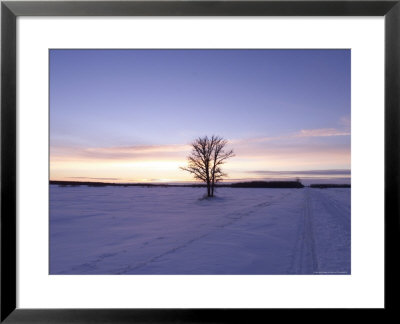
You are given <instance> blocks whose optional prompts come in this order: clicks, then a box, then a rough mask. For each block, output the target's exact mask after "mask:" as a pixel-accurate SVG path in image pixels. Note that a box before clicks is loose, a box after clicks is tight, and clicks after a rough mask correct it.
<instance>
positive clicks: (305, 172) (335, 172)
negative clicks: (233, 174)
mask: <svg viewBox="0 0 400 324" xmlns="http://www.w3.org/2000/svg"><path fill="white" fill-rule="evenodd" d="M247 173H254V174H264V175H306V176H314V175H318V176H321V175H325V176H328V175H329V176H333V175H340V176H347V175H350V174H351V171H350V170H347V169H344V170H301V171H268V170H255V171H247Z"/></svg>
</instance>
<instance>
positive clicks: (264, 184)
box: [50, 180, 351, 189]
mask: <svg viewBox="0 0 400 324" xmlns="http://www.w3.org/2000/svg"><path fill="white" fill-rule="evenodd" d="M50 184H51V185H58V186H60V187H69V186H89V187H106V186H114V187H192V188H204V187H205V186H206V184H166V183H165V184H164V183H107V182H90V181H55V180H50ZM215 186H216V187H219V188H223V187H225V188H304V187H305V186H304V185H303V184H302V183H301V182H300V181H248V182H236V183H227V184H222V183H220V184H216V185H215ZM309 187H311V188H320V189H324V188H350V187H351V186H350V185H349V184H312V185H310V186H309Z"/></svg>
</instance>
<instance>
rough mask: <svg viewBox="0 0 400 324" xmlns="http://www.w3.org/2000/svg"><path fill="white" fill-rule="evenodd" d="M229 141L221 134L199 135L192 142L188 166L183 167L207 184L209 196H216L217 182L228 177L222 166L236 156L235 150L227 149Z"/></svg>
mask: <svg viewBox="0 0 400 324" xmlns="http://www.w3.org/2000/svg"><path fill="white" fill-rule="evenodd" d="M226 144H228V141H227V140H225V139H223V138H222V137H220V136H215V135H213V136H211V137H210V138H209V137H208V136H204V137H199V138H197V139H196V140H194V141H193V143H192V151H191V153H190V155H189V156H188V166H187V167H181V169H182V170H184V171H187V172H189V173H191V174H192V175H193V177H194V178H195V179H197V180H201V181H203V182H205V183H206V185H207V197H213V196H214V188H215V184H216V183H217V182H219V181H221V180H222V179H223V177H226V174H225V173H224V172H223V171H222V169H221V166H222V164H224V163H225V162H226V160H227V159H229V158H230V157H233V156H234V153H233V150H229V151H226V150H225V146H226Z"/></svg>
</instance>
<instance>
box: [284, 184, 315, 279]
mask: <svg viewBox="0 0 400 324" xmlns="http://www.w3.org/2000/svg"><path fill="white" fill-rule="evenodd" d="M312 217H313V216H312V206H311V197H310V189H309V188H304V206H303V211H302V217H301V220H300V226H299V231H298V239H297V244H296V246H295V248H294V253H293V261H292V266H291V270H290V271H289V273H293V274H314V273H315V272H318V269H319V265H318V258H317V253H316V247H315V236H314V226H313V221H312Z"/></svg>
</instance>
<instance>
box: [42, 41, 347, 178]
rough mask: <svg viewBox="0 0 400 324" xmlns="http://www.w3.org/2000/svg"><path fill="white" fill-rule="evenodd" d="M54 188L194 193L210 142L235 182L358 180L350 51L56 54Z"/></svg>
mask: <svg viewBox="0 0 400 324" xmlns="http://www.w3.org/2000/svg"><path fill="white" fill-rule="evenodd" d="M49 55H50V179H51V180H70V181H73V180H76V181H83V180H84V181H104V182H185V181H193V179H192V178H191V176H190V174H188V173H186V172H184V171H183V170H181V169H180V168H179V167H180V166H185V165H186V157H187V156H188V154H189V153H190V150H191V148H190V143H191V142H192V141H193V140H194V139H195V138H197V137H199V136H205V135H208V136H211V135H219V136H222V137H223V138H225V139H227V140H228V145H227V148H228V149H233V150H234V152H235V157H233V158H231V159H230V160H229V161H228V162H227V163H226V164H225V165H224V170H225V171H226V172H227V173H228V177H227V181H241V180H260V179H265V180H270V179H294V178H297V177H298V178H300V179H304V180H307V179H321V180H324V181H325V182H326V181H329V182H333V181H334V180H336V181H340V182H348V181H349V179H350V139H351V137H350V124H351V120H350V91H351V89H350V60H351V53H350V50H55V49H53V50H50V54H49Z"/></svg>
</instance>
